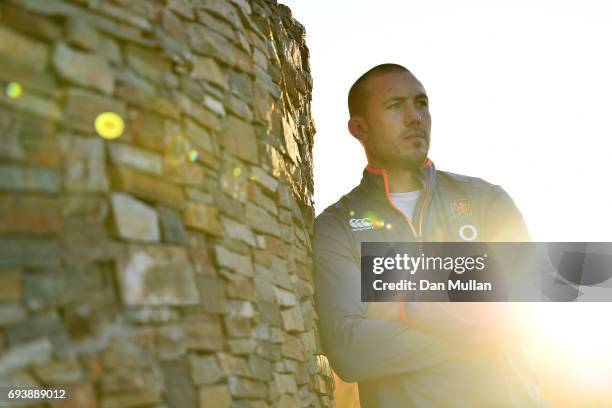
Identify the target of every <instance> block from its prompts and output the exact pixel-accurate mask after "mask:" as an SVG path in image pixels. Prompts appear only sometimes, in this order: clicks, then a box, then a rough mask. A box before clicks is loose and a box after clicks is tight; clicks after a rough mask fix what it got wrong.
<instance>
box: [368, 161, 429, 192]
mask: <svg viewBox="0 0 612 408" xmlns="http://www.w3.org/2000/svg"><path fill="white" fill-rule="evenodd" d="M374 167H380V166H374ZM384 169H385V170H386V171H387V174H388V175H389V192H390V193H406V192H408V191H416V190H420V189H421V182H420V181H419V180H418V178H417V174H416V173H417V171H418V170H408V169H402V168H391V167H384Z"/></svg>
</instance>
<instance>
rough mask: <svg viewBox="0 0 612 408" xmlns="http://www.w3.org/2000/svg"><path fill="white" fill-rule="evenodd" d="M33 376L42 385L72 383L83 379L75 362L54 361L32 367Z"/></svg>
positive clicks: (81, 372) (81, 371)
mask: <svg viewBox="0 0 612 408" xmlns="http://www.w3.org/2000/svg"><path fill="white" fill-rule="evenodd" d="M33 371H34V375H35V376H36V378H38V379H39V380H40V381H41V382H42V383H43V384H47V385H52V384H66V383H74V382H77V381H80V380H82V379H83V370H82V369H81V366H80V365H79V363H78V362H77V361H74V360H64V361H54V362H52V363H49V364H44V365H38V366H35V367H34V370H33Z"/></svg>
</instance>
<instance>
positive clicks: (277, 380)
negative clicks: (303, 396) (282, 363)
mask: <svg viewBox="0 0 612 408" xmlns="http://www.w3.org/2000/svg"><path fill="white" fill-rule="evenodd" d="M273 376H274V384H275V385H276V389H277V391H278V393H279V394H297V385H296V384H295V378H294V377H293V375H290V374H280V373H274V374H273Z"/></svg>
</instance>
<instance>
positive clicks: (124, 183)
mask: <svg viewBox="0 0 612 408" xmlns="http://www.w3.org/2000/svg"><path fill="white" fill-rule="evenodd" d="M110 174H111V180H112V181H113V185H114V186H117V187H118V188H119V189H121V190H124V191H126V192H128V193H132V194H134V195H135V196H137V197H140V198H143V199H145V200H150V201H159V202H162V203H165V204H168V205H169V206H171V207H178V208H181V207H182V206H183V203H184V201H185V196H184V194H183V190H182V189H181V188H180V187H178V186H175V185H174V184H171V183H168V182H167V181H164V180H163V179H160V178H159V177H153V176H149V175H146V174H141V173H138V172H135V171H133V170H131V169H129V168H126V167H117V168H113V169H111V171H110Z"/></svg>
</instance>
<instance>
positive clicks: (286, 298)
mask: <svg viewBox="0 0 612 408" xmlns="http://www.w3.org/2000/svg"><path fill="white" fill-rule="evenodd" d="M274 293H275V294H276V301H277V302H278V304H279V305H281V306H295V305H296V299H295V295H294V294H293V293H292V292H290V291H288V290H284V289H281V288H278V287H276V286H274Z"/></svg>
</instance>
